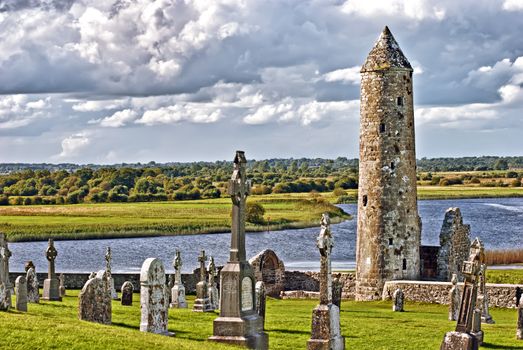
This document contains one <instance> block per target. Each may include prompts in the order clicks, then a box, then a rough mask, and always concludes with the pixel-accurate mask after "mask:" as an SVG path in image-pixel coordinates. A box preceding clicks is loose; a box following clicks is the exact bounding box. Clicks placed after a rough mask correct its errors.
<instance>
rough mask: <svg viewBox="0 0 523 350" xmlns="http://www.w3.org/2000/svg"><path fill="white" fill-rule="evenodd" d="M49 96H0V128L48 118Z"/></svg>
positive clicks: (17, 126)
mask: <svg viewBox="0 0 523 350" xmlns="http://www.w3.org/2000/svg"><path fill="white" fill-rule="evenodd" d="M51 104H52V103H51V98H50V97H46V98H44V99H42V98H39V96H36V95H24V94H19V95H5V96H0V129H18V128H21V127H25V126H28V125H30V124H32V123H34V122H35V121H37V120H39V119H42V118H48V117H49V111H46V110H47V109H50V108H51Z"/></svg>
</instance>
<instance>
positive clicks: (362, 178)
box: [356, 27, 421, 300]
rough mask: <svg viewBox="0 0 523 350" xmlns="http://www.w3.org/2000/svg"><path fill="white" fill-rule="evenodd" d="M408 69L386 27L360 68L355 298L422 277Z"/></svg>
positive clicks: (369, 297)
mask: <svg viewBox="0 0 523 350" xmlns="http://www.w3.org/2000/svg"><path fill="white" fill-rule="evenodd" d="M412 71H413V70H412V67H411V65H410V63H409V61H408V60H407V58H406V57H405V55H404V54H403V52H402V51H401V49H400V47H399V46H398V43H397V42H396V40H395V39H394V37H393V36H392V33H391V32H390V31H389V29H388V28H387V27H385V29H384V30H383V32H382V33H381V36H380V37H379V39H378V41H377V42H376V44H375V45H374V48H373V49H372V50H371V52H370V53H369V55H368V57H367V60H366V61H365V63H364V64H363V67H362V69H361V107H360V108H361V110H360V115H361V116H360V118H361V119H360V165H359V167H360V169H359V195H358V231H357V249H356V261H357V264H356V266H357V267H356V299H357V300H372V299H379V298H380V297H381V291H382V288H383V284H384V283H385V281H387V280H397V279H419V277H420V239H421V222H420V219H419V216H418V208H417V191H416V154H415V141H414V106H413V97H412Z"/></svg>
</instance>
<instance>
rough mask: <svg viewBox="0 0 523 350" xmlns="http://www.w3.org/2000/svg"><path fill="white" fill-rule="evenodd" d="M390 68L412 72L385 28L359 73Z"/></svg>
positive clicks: (405, 58)
mask: <svg viewBox="0 0 523 350" xmlns="http://www.w3.org/2000/svg"><path fill="white" fill-rule="evenodd" d="M391 68H400V69H408V70H412V66H411V65H410V63H409V60H407V57H405V55H404V54H403V51H401V49H400V47H399V45H398V43H397V42H396V39H394V36H393V35H392V33H391V32H390V30H389V27H387V26H385V29H383V32H382V33H381V35H380V37H379V38H378V41H376V44H374V47H373V48H372V50H371V51H370V53H369V56H367V60H366V61H365V63H364V64H363V66H362V67H361V72H371V71H380V70H387V69H391Z"/></svg>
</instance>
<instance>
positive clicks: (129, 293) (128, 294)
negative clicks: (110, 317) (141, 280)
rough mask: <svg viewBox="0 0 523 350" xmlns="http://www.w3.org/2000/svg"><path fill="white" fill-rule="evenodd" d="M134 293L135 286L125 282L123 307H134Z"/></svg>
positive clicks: (123, 285)
mask: <svg viewBox="0 0 523 350" xmlns="http://www.w3.org/2000/svg"><path fill="white" fill-rule="evenodd" d="M133 292H134V286H133V284H132V283H131V282H129V281H125V282H124V283H123V284H122V305H124V306H131V305H133Z"/></svg>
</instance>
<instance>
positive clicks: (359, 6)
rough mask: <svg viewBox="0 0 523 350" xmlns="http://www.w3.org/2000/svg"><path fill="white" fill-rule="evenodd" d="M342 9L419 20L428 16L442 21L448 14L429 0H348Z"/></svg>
mask: <svg viewBox="0 0 523 350" xmlns="http://www.w3.org/2000/svg"><path fill="white" fill-rule="evenodd" d="M342 11H343V12H346V13H349V14H356V15H359V16H362V17H373V16H377V15H386V16H404V17H406V18H410V19H414V20H418V21H421V20H424V19H426V18H430V19H436V20H438V21H441V20H443V19H444V18H445V15H446V11H445V9H443V8H441V7H439V6H436V5H433V4H431V1H427V0H408V1H404V0H347V1H346V2H345V3H344V4H343V6H342Z"/></svg>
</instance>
